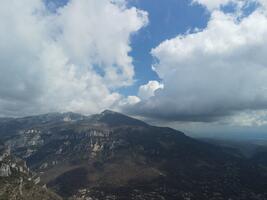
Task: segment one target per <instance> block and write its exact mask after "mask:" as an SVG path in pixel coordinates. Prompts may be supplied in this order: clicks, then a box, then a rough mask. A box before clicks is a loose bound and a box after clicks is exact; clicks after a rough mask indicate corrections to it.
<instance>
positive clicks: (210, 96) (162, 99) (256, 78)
mask: <svg viewBox="0 0 267 200" xmlns="http://www.w3.org/2000/svg"><path fill="white" fill-rule="evenodd" d="M194 2H195V3H200V4H202V5H203V6H206V7H207V9H208V10H209V12H210V13H211V17H210V20H209V22H208V25H207V27H206V28H205V29H203V30H194V31H189V32H188V33H186V34H184V35H178V36H177V37H175V38H173V39H170V40H166V41H164V42H162V43H161V44H160V45H159V46H158V47H156V48H155V49H153V50H152V51H151V53H152V55H153V56H154V57H155V59H156V60H157V62H156V63H155V65H154V66H153V69H154V70H155V71H156V72H157V74H158V75H159V77H160V78H161V79H162V83H163V84H164V88H160V89H158V90H156V91H155V95H153V96H152V97H151V98H149V99H146V100H144V101H141V102H139V103H138V104H136V105H135V106H131V107H128V108H126V110H127V111H128V112H129V113H134V114H139V115H145V116H148V117H152V118H159V119H165V120H174V121H175V120H178V121H217V120H220V119H222V118H223V117H225V116H233V115H234V116H235V115H237V116H238V117H237V118H235V121H236V122H238V121H241V122H242V121H244V116H245V117H246V120H247V121H251V120H252V121H255V116H256V115H255V112H257V110H264V109H266V108H267V59H266V55H267V10H266V7H265V6H266V1H265V0H262V1H258V2H256V1H254V3H255V2H256V3H258V6H257V7H256V8H253V9H254V10H251V13H250V14H249V15H245V14H244V13H243V10H245V9H246V10H248V9H249V6H250V4H251V3H252V1H229V0H217V1H213V0H212V1H209V0H196V1H194ZM229 2H230V3H231V4H232V5H235V6H236V11H235V12H234V13H225V12H223V11H222V10H221V9H220V7H222V6H224V5H226V4H227V3H229ZM251 9H252V8H251ZM244 111H245V113H246V114H244V113H242V114H241V112H244ZM250 111H251V112H253V115H251V116H249V114H248V113H249V112H250ZM261 115H262V111H261ZM264 116H266V115H264ZM261 120H262V119H261ZM256 123H257V120H256Z"/></svg>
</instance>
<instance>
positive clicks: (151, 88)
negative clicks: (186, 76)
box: [138, 81, 164, 100]
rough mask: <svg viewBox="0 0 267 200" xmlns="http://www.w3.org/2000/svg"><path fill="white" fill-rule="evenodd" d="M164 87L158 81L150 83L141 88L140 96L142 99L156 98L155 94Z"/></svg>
mask: <svg viewBox="0 0 267 200" xmlns="http://www.w3.org/2000/svg"><path fill="white" fill-rule="evenodd" d="M163 88H164V85H163V84H161V83H159V82H158V81H149V82H148V83H147V84H146V85H141V86H140V87H139V91H138V96H139V97H140V98H141V99H143V100H144V99H149V98H150V97H153V96H155V92H156V91H157V90H158V89H163Z"/></svg>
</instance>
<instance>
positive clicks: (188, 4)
mask: <svg viewBox="0 0 267 200" xmlns="http://www.w3.org/2000/svg"><path fill="white" fill-rule="evenodd" d="M266 54H267V0H25V1H23V3H22V2H21V1H15V0H1V7H0V116H1V117H20V116H26V115H35V114H41V113H47V112H68V111H72V112H79V113H82V114H86V115H90V114H94V113H99V112H101V111H103V110H105V109H112V110H116V111H119V112H122V113H125V114H129V115H132V116H135V117H138V118H140V119H144V120H145V121H147V122H149V123H152V124H156V125H163V126H165V125H166V126H171V127H174V128H177V129H180V130H183V131H185V132H188V133H190V134H202V135H203V134H204V133H205V134H216V135H223V134H225V135H227V134H230V135H231V134H234V133H235V134H238V135H239V134H241V133H244V132H245V133H252V134H255V135H256V134H257V135H262V134H264V133H265V131H266V130H267V60H266V58H265V57H266ZM240 137H241V136H240Z"/></svg>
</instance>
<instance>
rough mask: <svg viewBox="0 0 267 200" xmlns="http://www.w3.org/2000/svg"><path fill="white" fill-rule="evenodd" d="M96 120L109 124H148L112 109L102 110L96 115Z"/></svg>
mask: <svg viewBox="0 0 267 200" xmlns="http://www.w3.org/2000/svg"><path fill="white" fill-rule="evenodd" d="M98 121H100V122H103V123H105V124H108V125H110V126H121V125H126V126H148V124H146V123H145V122H143V121H141V120H138V119H135V118H132V117H129V116H127V115H124V114H122V113H119V112H115V111H112V110H104V111H103V112H101V113H100V114H99V115H98Z"/></svg>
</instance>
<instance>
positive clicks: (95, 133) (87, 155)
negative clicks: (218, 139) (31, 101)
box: [0, 110, 267, 200]
mask: <svg viewBox="0 0 267 200" xmlns="http://www.w3.org/2000/svg"><path fill="white" fill-rule="evenodd" d="M49 116H51V115H49ZM72 116H73V117H74V118H71V117H72ZM66 117H67V118H66ZM64 119H65V120H64ZM23 120H25V119H23ZM23 120H22V122H23V123H22V122H21V120H20V119H15V120H14V121H12V120H11V122H8V123H11V125H12V126H9V125H8V126H6V125H5V123H2V124H1V123H0V138H2V142H3V143H4V144H5V145H6V146H8V147H10V148H11V153H12V154H13V155H14V156H17V157H20V158H21V159H23V160H25V161H26V162H27V164H28V166H29V168H30V170H32V171H34V172H35V173H36V174H37V175H38V176H40V179H41V182H40V184H42V185H47V187H48V188H49V189H51V190H53V191H54V192H56V193H57V194H59V195H60V196H62V197H63V198H65V199H75V200H76V199H77V200H81V199H84V200H86V199H92V200H97V199H118V200H124V199H125V200H126V199H133V200H138V199H156V200H157V199H159V200H164V199H166V200H169V199H170V200H174V199H175V200H177V199H178V200H180V199H181V200H188V199H190V200H212V199H216V200H217V199H227V200H228V199H233V200H235V199H236V200H239V199H248V200H257V199H259V197H260V199H261V200H264V199H266V197H267V194H266V192H265V188H266V182H267V181H266V180H267V177H266V175H265V173H266V170H265V168H261V167H260V166H259V165H256V164H255V165H254V164H253V163H252V164H251V163H248V160H246V159H245V158H243V157H242V156H241V155H239V154H236V153H232V152H231V151H229V150H228V149H224V148H221V147H218V146H215V145H211V144H208V143H206V142H201V141H198V140H196V139H193V138H190V137H188V136H186V135H185V134H184V133H182V132H180V131H177V130H175V129H171V128H166V127H156V126H151V125H148V124H146V123H145V122H142V121H141V120H137V119H134V118H131V117H129V116H127V115H123V114H121V113H117V112H113V111H109V110H106V111H103V112H102V113H100V114H96V115H92V116H83V115H80V114H76V113H75V114H69V115H68V114H61V115H60V116H58V115H55V116H52V118H51V119H47V116H45V117H44V116H41V117H40V116H35V117H29V118H26V121H23ZM44 122H45V123H44ZM7 128H10V129H9V130H8V132H9V133H12V137H7V136H6V134H3V132H1V131H3V130H5V129H7ZM1 135H2V136H1ZM252 178H253V180H255V179H257V180H258V181H257V182H256V181H251V180H252ZM255 183H257V184H255Z"/></svg>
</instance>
